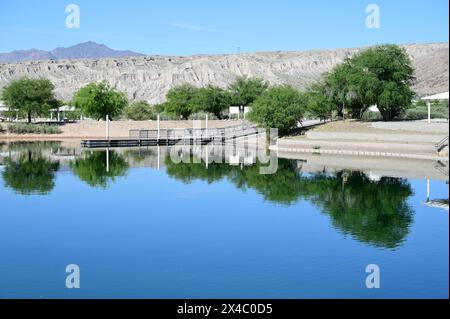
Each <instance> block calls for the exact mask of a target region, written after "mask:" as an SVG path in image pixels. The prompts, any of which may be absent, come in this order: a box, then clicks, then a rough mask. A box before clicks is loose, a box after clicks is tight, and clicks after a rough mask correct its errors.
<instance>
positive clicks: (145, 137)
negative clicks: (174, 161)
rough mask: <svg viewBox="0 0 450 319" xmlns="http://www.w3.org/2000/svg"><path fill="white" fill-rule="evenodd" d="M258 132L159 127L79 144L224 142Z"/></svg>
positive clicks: (249, 127)
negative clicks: (115, 137)
mask: <svg viewBox="0 0 450 319" xmlns="http://www.w3.org/2000/svg"><path fill="white" fill-rule="evenodd" d="M256 134H258V129H257V128H256V127H255V126H253V125H241V126H237V127H227V128H215V129H207V128H206V129H205V128H200V129H159V130H130V132H129V138H128V139H104V140H82V141H81V146H82V147H86V148H105V147H139V146H160V145H165V146H167V145H177V144H184V145H206V144H210V143H222V144H223V143H226V142H227V141H230V140H235V139H237V138H241V137H246V136H252V135H256Z"/></svg>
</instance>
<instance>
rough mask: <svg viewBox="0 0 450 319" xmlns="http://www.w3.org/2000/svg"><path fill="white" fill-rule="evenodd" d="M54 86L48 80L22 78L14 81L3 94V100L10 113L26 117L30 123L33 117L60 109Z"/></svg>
mask: <svg viewBox="0 0 450 319" xmlns="http://www.w3.org/2000/svg"><path fill="white" fill-rule="evenodd" d="M53 89H54V86H53V84H52V82H50V80H48V79H29V78H22V79H19V80H14V81H12V82H11V83H10V84H9V85H7V86H6V87H5V88H4V89H3V90H2V93H1V99H2V100H3V102H4V103H5V105H6V106H7V107H8V108H9V110H10V112H15V111H16V110H17V111H18V112H19V115H20V116H23V115H25V116H26V118H27V119H28V123H31V118H32V116H40V115H43V114H46V113H48V111H49V109H51V108H54V107H58V101H57V100H56V99H55V96H54V94H53Z"/></svg>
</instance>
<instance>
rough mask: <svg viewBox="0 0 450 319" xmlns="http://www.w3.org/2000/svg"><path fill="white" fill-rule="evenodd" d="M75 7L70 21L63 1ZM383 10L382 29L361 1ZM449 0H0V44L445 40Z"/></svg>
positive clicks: (313, 45) (223, 46)
mask: <svg viewBox="0 0 450 319" xmlns="http://www.w3.org/2000/svg"><path fill="white" fill-rule="evenodd" d="M70 3H74V4H77V5H78V6H79V8H80V28H79V29H67V28H66V25H65V20H66V17H67V15H68V14H67V13H66V12H65V7H66V5H68V4H70ZM371 3H374V4H377V5H378V6H379V8H380V10H381V21H380V22H381V26H380V28H379V29H368V28H367V27H366V25H365V20H366V17H367V15H368V14H367V13H366V10H365V9H366V6H367V5H368V4H371ZM448 6H449V5H448V0H427V1H425V0H408V1H407V0H395V1H393V0H387V1H386V0H367V1H362V0H340V1H335V0H314V1H313V0H310V1H300V0H277V1H275V0H208V1H207V0H188V1H187V0H164V1H143V0H127V1H115V0H109V1H106V0H67V1H64V0H40V1H24V0H0V52H6V51H12V50H19V49H30V48H37V49H43V50H51V49H53V48H55V47H59V46H70V45H73V44H76V43H79V42H85V41H96V42H99V43H104V44H106V45H108V46H110V47H112V48H114V49H129V50H134V51H138V52H142V53H146V54H169V55H190V54H215V53H233V52H237V50H238V49H237V48H238V47H240V48H241V49H240V50H241V52H254V51H277V50H307V49H323V48H344V47H358V46H366V45H373V44H377V43H399V44H403V43H422V42H441V41H442V42H447V41H448V37H449V35H448V27H449V15H448V10H449V7H448Z"/></svg>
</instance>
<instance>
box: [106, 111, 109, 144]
mask: <svg viewBox="0 0 450 319" xmlns="http://www.w3.org/2000/svg"><path fill="white" fill-rule="evenodd" d="M106 139H107V140H109V115H106Z"/></svg>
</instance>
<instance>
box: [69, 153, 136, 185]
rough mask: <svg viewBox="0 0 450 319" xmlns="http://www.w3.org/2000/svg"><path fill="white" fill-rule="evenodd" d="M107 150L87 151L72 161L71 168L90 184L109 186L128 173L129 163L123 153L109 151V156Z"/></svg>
mask: <svg viewBox="0 0 450 319" xmlns="http://www.w3.org/2000/svg"><path fill="white" fill-rule="evenodd" d="M106 152H108V151H91V152H86V153H85V154H84V156H83V157H80V158H77V159H76V160H75V161H74V162H72V163H70V168H71V169H72V171H73V172H74V174H75V175H76V176H78V178H79V179H81V180H82V181H83V182H86V183H87V184H88V185H90V186H92V187H101V188H107V187H108V185H109V183H110V182H114V181H115V180H116V178H117V177H121V176H124V175H125V174H126V172H127V170H128V163H127V162H126V160H125V159H124V157H123V156H122V155H120V154H118V153H116V152H113V151H109V156H107V154H106ZM107 160H109V163H107ZM108 166H109V167H108ZM108 168H109V169H108Z"/></svg>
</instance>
